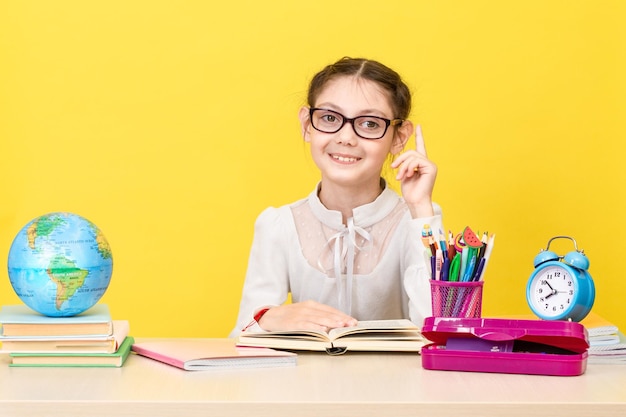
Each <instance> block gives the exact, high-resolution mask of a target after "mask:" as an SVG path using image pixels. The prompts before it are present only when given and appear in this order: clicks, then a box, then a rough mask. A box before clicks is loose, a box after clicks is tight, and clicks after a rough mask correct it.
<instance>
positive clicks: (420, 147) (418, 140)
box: [415, 125, 427, 156]
mask: <svg viewBox="0 0 626 417" xmlns="http://www.w3.org/2000/svg"><path fill="white" fill-rule="evenodd" d="M415 150H416V151H417V152H419V153H420V154H422V155H424V156H427V154H426V144H425V143H424V136H423V135H422V126H421V125H417V126H416V127H415Z"/></svg>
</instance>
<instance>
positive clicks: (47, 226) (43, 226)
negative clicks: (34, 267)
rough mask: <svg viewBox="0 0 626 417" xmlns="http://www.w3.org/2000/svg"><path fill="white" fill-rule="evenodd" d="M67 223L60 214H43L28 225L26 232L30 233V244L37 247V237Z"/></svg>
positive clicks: (45, 234) (31, 246)
mask: <svg viewBox="0 0 626 417" xmlns="http://www.w3.org/2000/svg"><path fill="white" fill-rule="evenodd" d="M63 223H65V220H63V218H61V217H60V216H41V217H40V218H39V219H37V221H34V222H33V224H31V225H30V226H29V227H28V230H27V231H26V234H27V235H28V246H29V247H30V248H31V249H35V239H37V238H38V237H42V236H48V235H49V234H50V233H52V232H53V231H54V229H55V228H56V227H57V226H59V225H61V224H63Z"/></svg>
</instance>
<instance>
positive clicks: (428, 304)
mask: <svg viewBox="0 0 626 417" xmlns="http://www.w3.org/2000/svg"><path fill="white" fill-rule="evenodd" d="M433 207H434V209H435V215H434V216H432V217H424V218H418V219H409V220H408V221H409V225H408V227H407V228H405V230H406V232H407V234H406V235H405V237H404V238H405V248H406V251H405V256H404V259H403V265H402V270H403V271H404V276H403V285H404V290H405V292H406V295H407V297H408V311H409V319H410V320H411V321H412V322H413V323H415V324H417V325H418V326H422V324H423V323H424V319H425V318H426V317H429V316H431V315H432V301H431V290H430V265H429V264H428V262H429V258H428V253H427V252H426V248H425V247H424V244H423V243H422V229H423V227H424V225H426V224H428V225H429V226H430V228H431V229H432V230H435V231H437V232H438V231H439V230H442V231H443V230H445V229H444V228H443V222H442V214H441V207H439V205H437V204H433Z"/></svg>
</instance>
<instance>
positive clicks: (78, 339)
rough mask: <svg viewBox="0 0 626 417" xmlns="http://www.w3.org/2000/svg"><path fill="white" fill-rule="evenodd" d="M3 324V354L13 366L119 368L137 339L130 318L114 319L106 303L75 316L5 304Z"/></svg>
mask: <svg viewBox="0 0 626 417" xmlns="http://www.w3.org/2000/svg"><path fill="white" fill-rule="evenodd" d="M0 326H1V327H0V344H1V348H0V353H7V354H9V355H10V358H11V362H10V366H94V367H120V366H122V365H123V364H124V362H125V360H126V358H127V357H128V355H129V353H130V350H131V346H132V344H133V342H134V339H133V338H132V337H131V336H129V330H130V326H129V323H128V321H127V320H112V319H111V314H110V312H109V308H108V306H107V305H106V304H96V305H95V306H93V307H91V308H90V309H89V310H87V311H85V312H83V313H81V314H78V315H76V316H72V317H48V316H44V315H41V314H39V313H37V312H35V311H33V310H31V309H30V308H29V307H28V306H26V305H5V306H2V308H1V309H0Z"/></svg>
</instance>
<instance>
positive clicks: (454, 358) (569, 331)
mask: <svg viewBox="0 0 626 417" xmlns="http://www.w3.org/2000/svg"><path fill="white" fill-rule="evenodd" d="M422 333H423V335H424V337H426V338H427V339H428V340H430V341H432V342H433V343H431V344H427V345H425V346H424V347H423V348H422V351H421V354H422V366H423V367H424V369H432V370H442V371H468V372H497V373H510V374H531V375H555V376H575V375H582V374H583V373H584V372H585V369H586V368H587V350H588V348H589V342H588V337H587V330H586V329H585V327H584V326H583V325H582V324H580V323H575V322H568V321H544V320H513V319H491V318H452V317H427V318H426V319H425V320H424V327H423V328H422Z"/></svg>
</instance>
